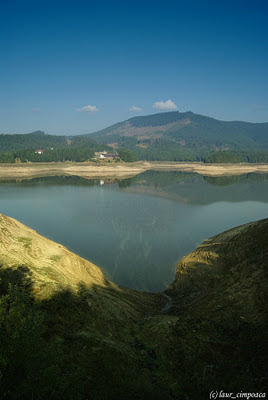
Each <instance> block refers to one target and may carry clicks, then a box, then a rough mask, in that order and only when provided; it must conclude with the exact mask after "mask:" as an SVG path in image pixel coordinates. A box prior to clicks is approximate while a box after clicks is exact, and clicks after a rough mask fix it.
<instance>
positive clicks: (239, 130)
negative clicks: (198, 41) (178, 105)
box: [86, 111, 268, 150]
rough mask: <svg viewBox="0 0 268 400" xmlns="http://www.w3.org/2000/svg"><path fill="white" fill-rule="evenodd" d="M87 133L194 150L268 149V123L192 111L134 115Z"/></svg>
mask: <svg viewBox="0 0 268 400" xmlns="http://www.w3.org/2000/svg"><path fill="white" fill-rule="evenodd" d="M86 136H89V137H92V138H94V139H95V140H97V141H98V142H101V143H105V144H110V145H111V144H112V145H113V146H115V145H116V144H118V145H120V144H130V143H132V144H134V143H135V142H137V143H136V146H137V147H142V146H148V145H150V144H153V143H154V142H156V141H159V140H161V141H165V142H169V143H170V144H171V143H172V144H173V145H176V146H179V147H183V148H191V149H193V148H196V147H197V146H199V147H200V146H201V147H203V148H205V149H208V150H227V149H228V150H230V149H231V150H242V149H243V150H248V149H254V150H259V149H262V150H263V149H268V123H251V122H242V121H220V120H217V119H214V118H211V117H207V116H203V115H199V114H195V113H193V112H191V111H187V112H179V111H175V112H174V111H173V112H166V113H158V114H152V115H147V116H140V117H133V118H130V119H128V120H126V121H123V122H120V123H117V124H115V125H112V126H110V127H108V128H105V129H102V130H100V131H98V132H94V133H91V134H88V135H86Z"/></svg>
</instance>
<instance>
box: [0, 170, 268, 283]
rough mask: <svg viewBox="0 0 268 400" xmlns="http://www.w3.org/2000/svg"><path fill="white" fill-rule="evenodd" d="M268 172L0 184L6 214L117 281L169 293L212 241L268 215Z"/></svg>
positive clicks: (162, 174)
mask: <svg viewBox="0 0 268 400" xmlns="http://www.w3.org/2000/svg"><path fill="white" fill-rule="evenodd" d="M267 203H268V174H254V173H251V174H245V175H239V176H230V177H226V176H223V177H203V176H201V175H198V174H195V173H184V172H178V171H165V172H161V171H147V172H144V173H142V174H140V175H137V176H135V177H133V178H130V179H124V180H120V179H116V180H112V179H105V178H103V179H101V180H100V179H83V178H80V177H76V176H54V177H43V178H34V179H31V180H21V181H2V182H0V212H2V213H3V214H6V215H9V216H11V217H14V218H16V219H18V220H20V221H21V222H23V223H24V224H26V225H28V226H30V227H31V228H33V229H36V230H38V232H39V233H40V234H42V235H44V236H47V237H49V238H51V239H53V240H55V241H57V242H60V243H62V244H64V245H66V246H67V247H68V248H69V249H70V250H72V251H74V252H76V253H77V254H79V255H80V256H82V257H85V258H87V259H89V260H90V261H92V262H94V263H95V264H97V265H98V266H100V267H101V268H102V269H103V270H104V272H105V273H106V274H107V276H108V277H109V278H110V279H112V280H113V281H114V282H116V283H118V284H120V285H125V286H129V287H133V288H136V289H140V290H149V291H160V290H163V289H164V288H165V287H166V286H167V285H168V284H169V283H170V282H171V281H172V280H173V279H174V274H175V268H176V263H177V261H178V260H179V259H180V258H181V257H183V256H184V255H185V254H187V253H188V252H190V251H191V250H193V249H195V248H196V247H197V246H198V245H199V244H201V242H202V241H203V240H204V239H206V238H208V237H209V236H212V235H215V234H217V233H219V232H221V231H223V230H226V229H229V228H232V227H233V226H236V225H240V224H243V223H246V222H249V221H253V220H257V219H261V218H265V217H267V211H268V207H267Z"/></svg>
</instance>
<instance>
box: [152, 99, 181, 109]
mask: <svg viewBox="0 0 268 400" xmlns="http://www.w3.org/2000/svg"><path fill="white" fill-rule="evenodd" d="M153 108H155V109H157V110H163V111H174V110H177V109H178V107H177V106H176V104H175V103H174V102H173V101H171V100H170V99H169V100H167V101H156V102H155V103H154V104H153Z"/></svg>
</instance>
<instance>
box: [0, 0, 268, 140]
mask: <svg viewBox="0 0 268 400" xmlns="http://www.w3.org/2000/svg"><path fill="white" fill-rule="evenodd" d="M267 20H268V2H267V0H254V1H253V0H251V1H247V0H243V1H240V0H232V1H229V0H225V1H223V0H211V1H208V0H200V1H199V0H191V1H190V0H188V1H183V0H165V1H163V0H162V1H146V0H143V1H140V0H131V1H128V0H125V1H124V2H123V1H113V0H110V1H102V0H98V1H97V0H95V1H91V0H88V1H84V0H76V1H73V0H69V1H68V0H65V1H61V0H59V1H57V0H53V1H50V0H34V1H30V0H0V49H1V51H0V133H28V132H32V131H35V130H43V131H45V132H46V133H49V134H59V135H64V134H66V135H77V134H84V133H89V132H94V131H97V130H100V129H102V128H105V127H107V126H110V125H112V124H114V123H117V122H120V121H123V120H126V119H128V118H131V117H134V116H138V115H148V114H152V113H156V112H165V111H175V110H178V111H181V112H184V111H193V112H195V113H198V114H203V115H207V116H210V117H213V118H217V119H221V120H227V121H230V120H242V121H249V122H267V121H268V24H267Z"/></svg>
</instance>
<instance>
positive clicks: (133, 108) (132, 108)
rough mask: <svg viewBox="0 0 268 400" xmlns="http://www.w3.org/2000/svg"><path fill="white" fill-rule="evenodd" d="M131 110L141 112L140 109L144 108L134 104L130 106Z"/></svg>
mask: <svg viewBox="0 0 268 400" xmlns="http://www.w3.org/2000/svg"><path fill="white" fill-rule="evenodd" d="M129 111H131V112H140V111H142V108H141V107H137V106H132V107H130V109H129Z"/></svg>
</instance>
